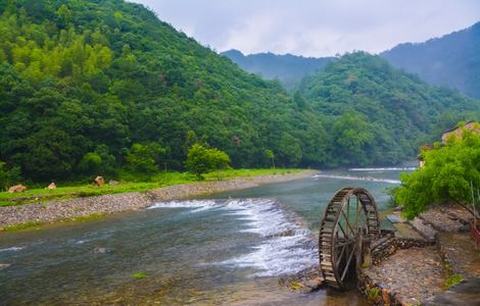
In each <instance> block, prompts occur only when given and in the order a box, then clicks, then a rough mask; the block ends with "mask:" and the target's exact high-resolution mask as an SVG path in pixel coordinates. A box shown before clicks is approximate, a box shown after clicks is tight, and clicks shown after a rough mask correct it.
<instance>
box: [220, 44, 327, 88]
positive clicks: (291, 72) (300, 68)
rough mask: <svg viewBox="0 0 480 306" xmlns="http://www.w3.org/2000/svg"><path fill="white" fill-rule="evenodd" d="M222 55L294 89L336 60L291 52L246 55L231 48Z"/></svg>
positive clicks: (266, 77) (246, 68)
mask: <svg viewBox="0 0 480 306" xmlns="http://www.w3.org/2000/svg"><path fill="white" fill-rule="evenodd" d="M222 55H224V56H226V57H228V58H229V59H231V60H232V61H233V62H235V63H236V64H238V65H239V66H240V67H241V68H242V69H244V70H246V71H248V72H251V73H255V74H258V75H260V76H262V77H264V78H265V79H268V80H274V79H278V80H279V81H280V82H281V83H282V84H283V86H285V88H287V89H292V88H294V87H295V86H296V85H298V84H299V83H300V81H301V80H302V79H303V78H304V77H305V76H307V75H309V74H312V73H314V72H316V71H318V70H322V69H323V68H325V66H326V65H327V64H328V63H329V62H331V61H332V60H334V59H335V58H334V57H324V58H312V57H303V56H296V55H291V54H286V55H277V54H273V53H257V54H250V55H244V54H243V53H242V52H240V51H238V50H229V51H226V52H223V53H222Z"/></svg>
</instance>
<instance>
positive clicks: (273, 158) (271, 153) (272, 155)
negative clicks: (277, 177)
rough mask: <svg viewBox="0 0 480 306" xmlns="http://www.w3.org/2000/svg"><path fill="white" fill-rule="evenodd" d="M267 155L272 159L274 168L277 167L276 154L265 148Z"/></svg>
mask: <svg viewBox="0 0 480 306" xmlns="http://www.w3.org/2000/svg"><path fill="white" fill-rule="evenodd" d="M265 157H266V158H268V159H269V160H271V161H272V168H273V169H275V155H274V154H273V151H272V150H265Z"/></svg>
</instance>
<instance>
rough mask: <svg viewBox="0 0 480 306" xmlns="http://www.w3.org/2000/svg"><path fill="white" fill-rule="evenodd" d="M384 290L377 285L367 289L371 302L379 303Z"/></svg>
mask: <svg viewBox="0 0 480 306" xmlns="http://www.w3.org/2000/svg"><path fill="white" fill-rule="evenodd" d="M381 293H382V291H381V290H380V289H379V288H377V287H372V288H368V289H367V299H368V301H369V302H370V303H374V304H375V303H378V302H379V301H380V300H381V298H382V297H381Z"/></svg>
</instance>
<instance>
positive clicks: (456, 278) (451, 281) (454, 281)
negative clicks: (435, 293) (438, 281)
mask: <svg viewBox="0 0 480 306" xmlns="http://www.w3.org/2000/svg"><path fill="white" fill-rule="evenodd" d="M462 281H463V276H462V275H460V274H453V275H450V276H449V277H447V279H446V280H445V285H444V286H445V288H446V289H448V288H450V287H453V286H455V285H458V284H460V283H461V282H462Z"/></svg>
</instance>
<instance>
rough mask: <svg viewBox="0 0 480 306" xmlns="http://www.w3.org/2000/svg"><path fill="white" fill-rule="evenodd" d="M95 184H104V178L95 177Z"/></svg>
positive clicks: (99, 185)
mask: <svg viewBox="0 0 480 306" xmlns="http://www.w3.org/2000/svg"><path fill="white" fill-rule="evenodd" d="M95 185H97V186H98V187H102V186H103V185H105V179H104V178H103V176H97V177H96V178H95Z"/></svg>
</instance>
